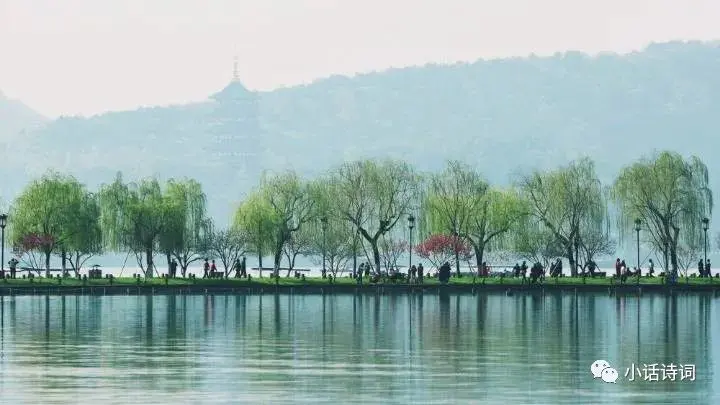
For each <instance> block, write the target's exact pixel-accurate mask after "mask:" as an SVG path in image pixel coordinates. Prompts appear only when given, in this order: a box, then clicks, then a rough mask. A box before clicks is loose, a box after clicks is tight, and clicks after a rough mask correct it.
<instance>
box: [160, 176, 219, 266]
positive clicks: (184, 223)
mask: <svg viewBox="0 0 720 405" xmlns="http://www.w3.org/2000/svg"><path fill="white" fill-rule="evenodd" d="M164 199H165V200H166V201H167V212H166V216H165V218H164V226H163V229H162V231H161V233H160V235H159V236H158V243H159V250H160V251H162V252H164V253H165V254H166V256H167V257H168V259H170V258H171V257H173V258H175V259H176V260H177V263H178V264H179V265H180V270H181V274H182V276H183V277H185V274H186V272H187V268H188V266H189V265H190V264H192V263H194V262H196V261H198V260H201V259H202V258H203V257H204V256H206V254H207V252H208V251H209V249H210V241H211V238H212V236H213V235H212V220H211V219H210V218H209V217H208V215H207V207H206V205H207V197H206V196H205V193H204V192H203V190H202V186H201V185H200V183H198V182H197V181H195V180H192V179H185V180H182V181H176V180H170V181H168V183H167V188H166V192H165V196H164ZM168 264H169V263H168Z"/></svg>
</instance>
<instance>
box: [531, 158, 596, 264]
mask: <svg viewBox="0 0 720 405" xmlns="http://www.w3.org/2000/svg"><path fill="white" fill-rule="evenodd" d="M520 188H521V190H522V193H523V195H524V197H525V198H526V199H527V201H528V203H529V205H530V210H529V212H530V215H531V217H532V218H534V219H535V220H536V221H538V222H539V223H541V224H542V225H543V226H545V227H546V228H547V230H548V231H549V234H551V235H553V237H554V238H555V240H556V241H557V242H558V243H559V244H560V245H561V248H562V251H563V252H564V256H565V257H566V258H567V259H568V262H569V263H570V272H571V274H572V275H573V276H576V275H577V274H578V265H579V264H578V261H579V255H580V252H581V251H582V248H581V246H582V244H583V243H584V239H583V235H590V234H593V235H595V236H597V235H600V236H601V237H608V234H602V233H600V234H598V233H597V227H598V226H602V224H605V223H607V217H608V213H607V203H606V198H605V193H604V190H603V187H602V184H601V183H600V180H599V179H598V177H597V174H596V172H595V164H594V163H593V161H592V160H590V159H589V158H583V159H580V160H578V161H574V162H571V163H570V164H569V165H567V166H564V167H560V168H558V169H556V170H553V171H549V172H540V171H535V172H534V173H532V174H530V175H528V176H525V177H524V178H522V179H521V181H520ZM586 239H587V240H590V238H589V237H587V236H586Z"/></svg>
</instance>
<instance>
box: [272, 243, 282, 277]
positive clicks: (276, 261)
mask: <svg viewBox="0 0 720 405" xmlns="http://www.w3.org/2000/svg"><path fill="white" fill-rule="evenodd" d="M281 262H282V248H280V249H276V250H275V255H274V256H273V273H274V275H275V277H280V263H281Z"/></svg>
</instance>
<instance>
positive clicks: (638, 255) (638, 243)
mask: <svg viewBox="0 0 720 405" xmlns="http://www.w3.org/2000/svg"><path fill="white" fill-rule="evenodd" d="M641 224H642V221H641V220H640V218H638V219H636V220H635V233H636V234H637V238H636V241H637V268H638V270H640V230H641V229H642V228H641V227H640V225H641Z"/></svg>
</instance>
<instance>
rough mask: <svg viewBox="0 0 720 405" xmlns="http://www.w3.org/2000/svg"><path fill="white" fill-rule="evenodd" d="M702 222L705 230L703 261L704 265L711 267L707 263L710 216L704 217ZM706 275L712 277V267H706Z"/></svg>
mask: <svg viewBox="0 0 720 405" xmlns="http://www.w3.org/2000/svg"><path fill="white" fill-rule="evenodd" d="M702 223H703V231H705V261H704V262H703V266H704V267H709V266H708V265H707V231H708V227H709V224H710V218H708V217H705V218H703V219H702ZM705 276H706V277H712V274H710V269H706V271H705Z"/></svg>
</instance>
